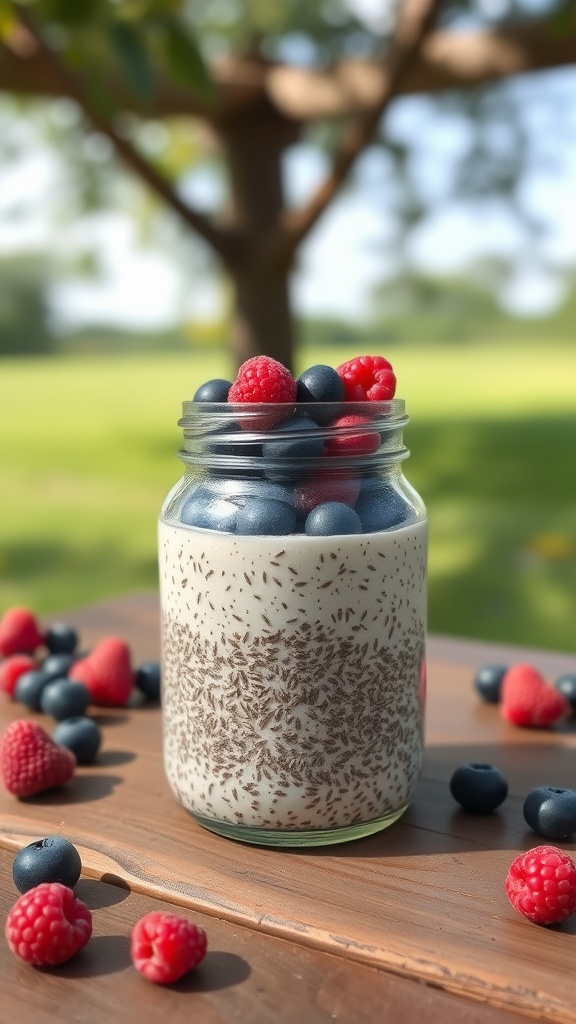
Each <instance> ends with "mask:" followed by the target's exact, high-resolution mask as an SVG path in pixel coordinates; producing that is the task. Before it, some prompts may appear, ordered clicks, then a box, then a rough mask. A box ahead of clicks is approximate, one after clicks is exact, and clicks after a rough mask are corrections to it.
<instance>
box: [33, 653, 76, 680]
mask: <svg viewBox="0 0 576 1024" xmlns="http://www.w3.org/2000/svg"><path fill="white" fill-rule="evenodd" d="M78 660H79V656H78V655H77V654H49V655H48V657H47V658H44V661H43V662H42V671H43V672H45V673H46V675H47V676H50V678H51V679H61V678H62V676H67V675H68V673H69V671H70V669H71V668H72V665H73V664H74V662H75V661H78Z"/></svg>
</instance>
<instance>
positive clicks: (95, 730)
mask: <svg viewBox="0 0 576 1024" xmlns="http://www.w3.org/2000/svg"><path fill="white" fill-rule="evenodd" d="M52 739H53V740H54V743H58V744H59V745H60V746H61V747H66V748H67V749H68V750H71V751H72V753H73V754H74V756H75V757H76V760H77V762H78V764H91V762H92V761H93V760H94V758H95V757H96V754H97V753H98V751H99V749H100V744H101V742H102V733H101V732H100V729H99V727H98V725H97V724H96V722H95V721H94V719H93V718H88V717H86V716H84V715H79V716H78V717H75V718H65V719H64V720H63V721H62V722H59V723H58V725H57V726H56V728H55V730H54V732H53V733H52Z"/></svg>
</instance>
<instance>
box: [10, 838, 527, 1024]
mask: <svg viewBox="0 0 576 1024" xmlns="http://www.w3.org/2000/svg"><path fill="white" fill-rule="evenodd" d="M11 871H12V856H11V854H9V853H8V852H7V851H5V850H0V913H1V915H2V921H4V920H5V918H6V915H7V914H8V911H9V909H10V907H11V906H12V904H13V902H14V901H15V900H16V899H17V898H18V895H19V894H18V892H17V891H16V889H15V888H14V885H13V882H12V873H11ZM75 891H76V895H77V896H78V898H79V899H81V900H83V901H84V902H85V903H86V904H87V906H88V907H89V908H90V910H91V911H92V918H93V925H94V931H93V935H92V938H91V940H90V942H89V944H88V946H87V947H86V948H85V949H84V950H83V951H82V952H81V953H80V954H78V956H76V957H75V958H74V959H72V960H70V961H69V962H68V963H67V964H63V965H62V966H60V967H56V968H51V969H46V970H42V971H38V970H35V969H34V968H32V967H29V966H28V965H27V964H24V963H22V961H20V960H18V959H17V958H16V957H14V956H12V955H11V954H10V953H9V951H8V947H7V945H6V944H5V943H2V944H1V945H0V991H1V992H2V1014H1V1016H2V1019H3V1020H13V1021H18V1022H19V1024H32V1022H33V1024H54V1022H55V1021H58V1022H60V1021H73V1020H81V1021H83V1024H101V1022H102V1021H106V1024H117V1022H118V1024H124V1022H125V1021H126V1020H132V1019H138V1020H139V1021H140V1024H148V1022H153V1021H159V1020H161V1019H164V1020H170V1021H171V1022H172V1024H188V1022H189V1021H190V1020H191V1019H195V1020H200V1021H202V1024H229V1022H230V1021H231V1020H234V1021H237V1022H239V1024H269V1022H270V1021H271V1020H278V1021H281V1022H282V1024H302V1021H305V1022H306V1024H328V1022H332V1021H334V1020H338V1021H340V1022H341V1024H345V1022H346V1021H349V1022H354V1024H372V1022H375V1021H379V1020H382V1019H388V1020H392V1021H394V1024H412V1022H413V1020H414V1019H415V1016H418V1015H420V1014H425V1015H426V1019H427V1021H428V1022H429V1024H445V1021H447V1020H449V1021H450V1022H451V1024H515V1022H516V1024H519V1022H520V1021H521V1020H522V1018H521V1017H519V1016H518V1015H517V1014H511V1013H507V1012H505V1011H496V1012H494V1011H493V1010H492V1008H491V1007H490V1006H488V1005H487V1004H486V1003H484V1004H480V1003H474V1002H470V1001H468V1000H465V999H462V998H460V997H458V996H452V995H449V994H448V993H446V992H441V991H439V990H434V989H430V988H428V987H426V986H424V985H418V984H417V983H416V982H411V981H407V980H406V979H404V978H399V977H394V976H393V975H389V974H386V973H385V972H383V971H378V970H376V969H374V968H370V967H365V966H363V965H362V964H356V963H352V962H348V961H346V960H343V959H342V958H341V957H335V956H331V955H330V954H329V953H321V952H319V951H317V950H312V949H307V948H306V947H304V946H299V945H296V944H293V943H290V942H286V941H284V940H283V939H276V938H273V937H270V936H266V935H262V934H259V933H255V932H252V931H249V930H248V929H246V928H240V927H235V926H234V925H230V924H227V923H226V922H223V921H219V920H217V919H216V918H213V917H207V916H206V915H202V914H198V913H194V914H192V915H190V914H188V915H187V916H189V917H190V918H191V919H192V920H194V921H195V922H196V924H198V925H200V927H202V928H204V930H205V931H206V934H207V936H208V953H207V954H206V958H205V960H204V962H203V963H202V965H200V966H199V967H198V969H197V970H196V971H194V972H193V973H191V974H189V975H188V976H187V977H186V978H183V979H182V980H181V981H180V982H178V983H176V984H175V985H171V986H168V987H165V988H160V987H158V986H154V985H151V984H149V983H148V982H146V981H145V980H144V979H143V978H141V977H140V975H138V974H137V972H136V970H135V969H134V967H133V966H132V963H131V960H130V945H129V936H130V933H131V930H132V928H133V927H134V924H135V923H136V921H137V920H138V919H139V918H140V917H142V916H143V915H144V914H147V913H149V912H150V911H152V910H156V911H157V910H163V911H165V912H168V913H170V912H173V911H174V907H172V906H170V905H169V904H167V903H163V902H161V901H159V900H153V899H151V898H150V897H147V896H141V895H139V894H137V893H131V892H129V891H128V890H126V889H122V888H119V887H118V886H113V885H110V884H107V883H106V882H96V881H94V880H93V879H87V878H81V879H80V881H79V883H78V885H77V886H76V890H75ZM23 993H24V995H23ZM192 1015H194V1016H193V1018H192ZM384 1015H385V1018H384Z"/></svg>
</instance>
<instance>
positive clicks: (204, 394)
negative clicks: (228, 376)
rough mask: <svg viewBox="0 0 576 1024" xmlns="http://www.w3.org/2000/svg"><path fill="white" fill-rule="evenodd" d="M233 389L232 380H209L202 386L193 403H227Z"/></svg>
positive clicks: (218, 378) (216, 378)
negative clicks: (229, 393)
mask: <svg viewBox="0 0 576 1024" xmlns="http://www.w3.org/2000/svg"><path fill="white" fill-rule="evenodd" d="M231 387H232V381H231V380H222V379H221V378H220V377H215V378H214V380H207V381H206V383H205V384H201V385H200V387H199V388H198V390H197V391H196V394H195V395H194V397H193V399H192V401H193V402H208V403H211V402H226V401H227V400H228V392H229V391H230V388H231Z"/></svg>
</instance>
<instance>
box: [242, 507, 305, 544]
mask: <svg viewBox="0 0 576 1024" xmlns="http://www.w3.org/2000/svg"><path fill="white" fill-rule="evenodd" d="M295 531H296V512H295V511H294V509H293V508H290V507H289V506H288V505H285V504H284V502H281V501H274V499H271V498H249V499H248V500H247V502H246V504H245V505H244V507H243V508H240V509H238V518H237V520H236V533H239V534H241V535H242V536H246V535H250V534H254V535H262V536H280V535H282V534H287V533H295Z"/></svg>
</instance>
